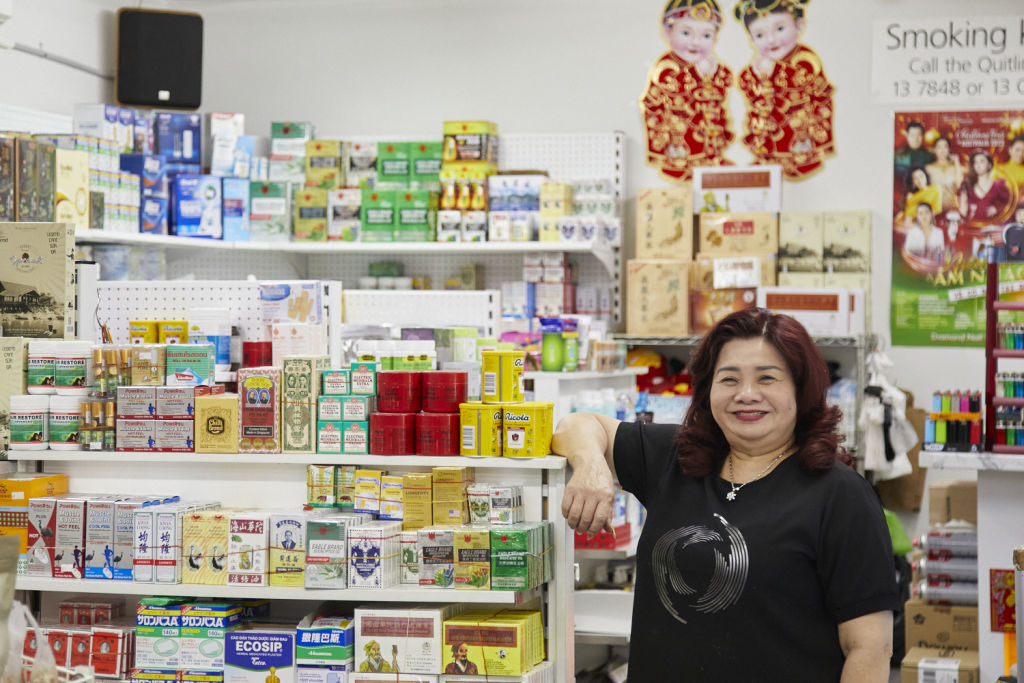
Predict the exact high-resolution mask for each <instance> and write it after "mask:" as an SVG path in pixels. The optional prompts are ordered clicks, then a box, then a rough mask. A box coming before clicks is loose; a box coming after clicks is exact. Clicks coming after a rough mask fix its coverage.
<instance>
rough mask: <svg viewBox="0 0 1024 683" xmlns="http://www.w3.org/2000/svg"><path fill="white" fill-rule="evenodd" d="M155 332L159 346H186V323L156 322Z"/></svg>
mask: <svg viewBox="0 0 1024 683" xmlns="http://www.w3.org/2000/svg"><path fill="white" fill-rule="evenodd" d="M156 332H157V341H158V342H160V343H161V344H188V323H187V322H185V321H184V320H158V321H157V323H156Z"/></svg>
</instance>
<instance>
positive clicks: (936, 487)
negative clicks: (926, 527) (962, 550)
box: [928, 481, 978, 524]
mask: <svg viewBox="0 0 1024 683" xmlns="http://www.w3.org/2000/svg"><path fill="white" fill-rule="evenodd" d="M954 519H962V520H964V521H967V522H970V523H971V524H977V523H978V482H976V481H943V482H939V483H936V484H932V485H931V486H929V487H928V523H929V524H943V523H945V522H949V521H952V520H954Z"/></svg>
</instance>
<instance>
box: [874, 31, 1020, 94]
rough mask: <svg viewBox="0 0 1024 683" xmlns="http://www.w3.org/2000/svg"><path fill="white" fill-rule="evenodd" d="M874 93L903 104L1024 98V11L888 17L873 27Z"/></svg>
mask: <svg viewBox="0 0 1024 683" xmlns="http://www.w3.org/2000/svg"><path fill="white" fill-rule="evenodd" d="M872 36H873V40H872V57H871V61H872V68H871V96H872V99H873V100H874V101H875V102H888V103H899V104H910V103H913V104H973V105H977V103H978V102H979V101H984V102H985V103H986V104H1006V103H1013V104H1016V105H1019V103H1020V101H1021V99H1022V98H1024V14H1021V15H1017V16H1007V17H971V18H945V19H937V18H936V19H930V18H913V19H882V20H878V21H875V22H874V27H873V30H872Z"/></svg>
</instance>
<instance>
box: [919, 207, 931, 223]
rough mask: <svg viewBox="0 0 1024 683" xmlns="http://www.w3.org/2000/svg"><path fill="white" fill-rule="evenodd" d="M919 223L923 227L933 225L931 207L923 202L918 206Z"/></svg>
mask: <svg viewBox="0 0 1024 683" xmlns="http://www.w3.org/2000/svg"><path fill="white" fill-rule="evenodd" d="M917 222H918V223H920V224H921V227H924V226H927V225H931V224H932V207H931V206H929V205H928V204H925V203H923V202H922V203H921V204H918V205H917Z"/></svg>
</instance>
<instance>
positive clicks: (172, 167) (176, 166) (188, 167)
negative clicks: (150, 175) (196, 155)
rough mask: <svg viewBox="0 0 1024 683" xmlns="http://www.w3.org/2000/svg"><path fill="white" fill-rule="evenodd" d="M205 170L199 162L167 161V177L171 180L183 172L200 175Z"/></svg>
mask: <svg viewBox="0 0 1024 683" xmlns="http://www.w3.org/2000/svg"><path fill="white" fill-rule="evenodd" d="M202 172H203V169H202V167H201V166H200V165H199V164H185V163H182V162H180V161H168V162H167V179H168V182H170V180H171V178H173V177H174V176H176V175H181V174H182V173H187V174H190V175H199V174H200V173H202Z"/></svg>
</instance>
